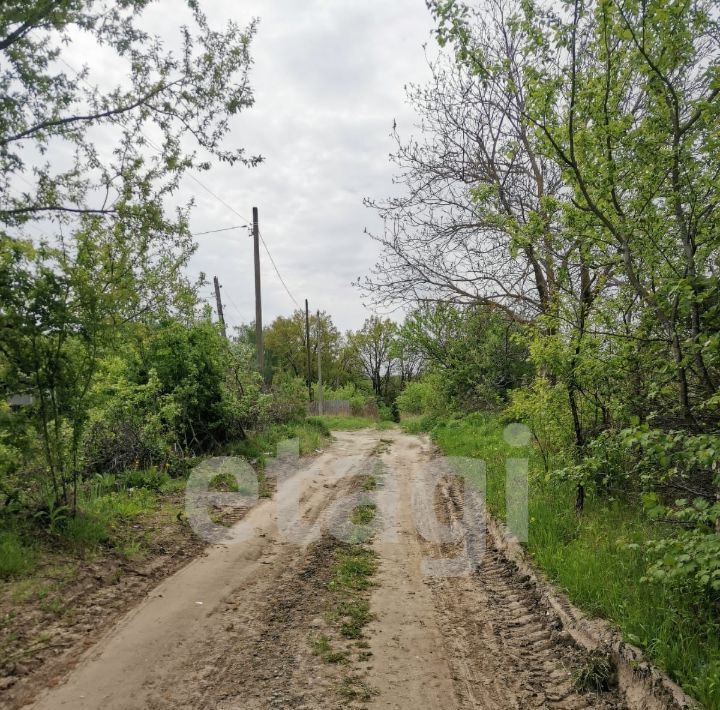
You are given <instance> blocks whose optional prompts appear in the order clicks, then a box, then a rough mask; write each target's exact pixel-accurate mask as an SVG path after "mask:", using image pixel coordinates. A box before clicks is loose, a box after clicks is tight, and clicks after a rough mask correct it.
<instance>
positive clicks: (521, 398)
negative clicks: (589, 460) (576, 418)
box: [503, 377, 573, 471]
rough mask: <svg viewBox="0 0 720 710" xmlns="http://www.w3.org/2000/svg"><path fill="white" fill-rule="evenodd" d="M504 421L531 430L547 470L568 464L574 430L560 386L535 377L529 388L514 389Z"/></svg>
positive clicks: (562, 389) (565, 395)
mask: <svg viewBox="0 0 720 710" xmlns="http://www.w3.org/2000/svg"><path fill="white" fill-rule="evenodd" d="M503 419H504V420H505V421H506V422H522V423H523V424H526V425H527V426H528V427H529V428H530V431H531V432H532V436H533V439H534V440H535V443H536V444H537V447H538V450H539V451H540V455H541V456H542V459H543V464H544V466H545V470H546V471H550V470H551V469H552V468H555V467H556V466H558V465H563V464H567V463H569V462H570V460H571V455H570V453H571V451H572V448H573V439H572V431H573V429H572V422H571V421H570V415H569V413H568V406H567V392H566V391H565V388H564V387H563V386H562V385H552V384H550V382H548V380H546V379H545V378H543V377H538V378H536V379H535V380H534V381H533V383H532V385H531V386H530V387H526V388H523V389H518V390H513V391H512V392H511V393H510V404H509V405H508V406H507V407H506V408H505V411H504V412H503Z"/></svg>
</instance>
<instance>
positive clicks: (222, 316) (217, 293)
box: [213, 276, 227, 340]
mask: <svg viewBox="0 0 720 710" xmlns="http://www.w3.org/2000/svg"><path fill="white" fill-rule="evenodd" d="M213 281H214V282H215V301H216V303H217V314H218V320H219V321H220V327H221V328H222V334H223V338H225V339H226V340H227V330H226V329H225V314H224V313H223V306H222V299H221V298H220V282H219V281H218V277H217V276H213Z"/></svg>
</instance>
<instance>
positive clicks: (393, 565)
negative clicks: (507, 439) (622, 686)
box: [32, 430, 622, 710]
mask: <svg viewBox="0 0 720 710" xmlns="http://www.w3.org/2000/svg"><path fill="white" fill-rule="evenodd" d="M336 437H337V440H336V442H335V443H334V444H333V445H332V446H331V447H329V448H328V450H326V451H325V452H324V453H322V454H321V455H320V456H318V457H317V458H315V459H313V460H312V461H311V462H310V463H303V464H302V465H301V467H300V469H299V470H298V471H297V473H295V474H294V475H293V476H292V477H290V478H289V479H287V480H286V481H284V482H282V483H280V484H279V487H278V490H277V492H276V495H275V498H274V499H273V500H265V501H263V502H261V503H259V504H258V505H257V506H256V507H254V508H253V509H252V510H251V511H250V512H249V513H248V514H247V516H246V517H245V518H244V519H243V520H242V521H241V522H240V523H239V524H238V525H237V526H236V527H235V528H234V529H233V533H234V536H235V537H236V538H237V540H238V541H236V542H234V543H231V542H228V543H227V544H223V545H215V546H212V547H210V548H209V550H208V552H207V554H206V555H205V556H203V557H201V558H199V559H197V560H195V561H194V562H192V563H191V564H189V565H188V566H186V567H185V568H183V569H182V570H180V571H179V572H178V573H176V574H175V575H173V576H172V577H170V578H168V579H167V580H166V581H165V582H163V583H162V584H161V585H160V586H158V587H157V588H156V589H155V590H154V591H153V592H152V593H151V594H150V595H149V596H148V597H147V598H146V599H145V601H144V602H143V603H142V604H141V605H139V606H138V607H137V608H136V609H135V610H133V611H132V612H131V613H130V614H128V615H127V616H126V617H125V618H124V619H123V620H122V621H121V622H120V623H119V624H117V625H116V626H115V627H114V628H112V629H110V630H108V632H107V635H106V636H105V638H104V639H103V640H102V641H101V642H100V643H99V644H97V645H96V646H95V647H94V648H91V649H90V650H89V651H88V652H87V654H86V655H85V656H84V657H83V659H82V660H81V662H80V663H79V665H78V666H77V667H76V668H75V670H74V671H73V672H72V673H71V674H70V676H69V677H68V678H67V679H66V680H65V682H64V683H63V684H62V685H59V686H58V687H56V688H53V689H50V690H47V691H45V692H44V693H43V694H41V696H40V697H39V698H38V700H37V701H36V703H35V704H34V705H33V706H32V707H33V708H36V709H37V710H51V709H52V710H55V709H58V708H71V709H72V710H83V709H86V708H87V709H100V708H102V709H103V710H119V709H123V710H129V709H130V708H132V709H136V708H217V709H218V710H221V709H223V710H230V709H231V708H232V709H238V710H239V709H243V710H245V709H249V710H254V709H258V710H259V709H260V708H305V709H308V710H309V709H310V708H318V709H320V708H323V709H324V708H347V707H357V708H362V707H365V708H367V707H369V708H408V709H410V710H422V709H423V708H428V709H430V708H433V709H436V708H443V709H444V708H448V709H450V708H497V709H500V708H502V709H503V710H504V709H506V708H534V707H537V708H585V707H599V708H611V707H612V708H615V707H622V705H621V703H620V702H619V700H618V698H617V696H616V695H615V694H613V693H611V692H610V693H608V692H606V693H602V694H599V695H594V694H587V693H579V692H576V691H575V690H574V689H573V682H572V677H573V672H574V671H577V669H579V668H581V667H582V666H583V664H585V663H586V660H587V659H586V658H585V656H584V654H583V652H581V651H580V650H579V649H577V648H576V647H575V646H573V645H572V644H571V643H570V642H569V641H568V640H567V638H566V636H565V634H563V632H562V630H561V628H560V627H559V625H558V623H557V621H556V620H554V619H553V617H552V616H551V615H548V613H547V612H546V610H545V608H544V607H542V606H541V605H540V604H539V603H538V593H537V592H536V591H535V590H534V589H533V588H532V586H531V585H530V584H529V583H528V582H527V580H523V579H522V578H521V577H520V576H519V575H518V573H517V572H515V571H514V568H513V566H512V565H511V564H510V563H509V562H508V561H507V560H505V559H504V558H503V557H502V555H500V554H499V553H498V552H497V550H495V549H494V548H493V547H492V544H491V541H490V540H489V539H485V538H484V536H483V534H482V518H481V516H480V517H477V516H475V517H474V516H473V515H467V514H465V511H466V508H467V506H468V505H471V503H472V505H473V506H475V505H476V503H477V501H476V499H475V498H472V497H471V494H469V493H468V492H466V491H464V490H463V486H462V482H461V481H460V480H459V479H458V478H456V477H455V476H453V475H445V476H442V477H441V478H440V480H439V484H438V485H433V486H432V487H430V488H428V490H429V491H430V492H429V493H428V494H427V495H426V496H425V498H423V496H422V491H420V493H419V492H418V491H419V488H418V486H417V485H416V483H417V481H418V479H419V477H421V476H422V475H423V473H422V472H423V467H424V466H425V465H426V464H427V463H428V462H431V461H432V457H433V453H432V450H431V446H430V444H429V442H427V441H426V440H424V439H421V438H419V437H413V436H409V435H406V434H402V433H400V432H399V431H392V432H377V431H371V430H364V431H359V432H352V433H338V434H337V435H336ZM433 465H434V464H433ZM370 484H372V485H370ZM368 497H371V498H374V502H375V504H376V506H377V508H376V510H377V514H376V519H375V523H374V527H373V528H372V531H373V536H372V539H370V540H366V541H365V542H364V543H362V548H363V549H365V550H366V551H367V559H371V558H372V556H373V555H374V559H375V560H376V564H375V565H374V566H372V565H371V567H372V569H374V570H375V573H374V577H373V579H372V586H367V587H366V586H365V585H360V584H356V583H355V582H352V583H351V582H347V581H345V582H342V574H344V573H345V572H344V570H345V569H346V568H347V569H351V568H352V564H359V562H358V560H360V562H362V560H364V559H366V558H365V557H363V558H356V557H352V554H353V553H352V549H353V546H352V545H349V544H348V543H347V542H346V541H345V542H344V541H343V540H341V539H338V535H339V537H341V538H342V537H346V538H347V535H350V534H355V533H356V532H357V528H355V527H352V526H351V527H352V529H351V530H350V532H348V526H347V525H346V523H347V521H345V522H343V520H342V518H343V516H345V517H347V515H348V514H351V515H352V514H354V513H353V511H354V510H355V508H354V506H356V504H357V503H358V501H360V502H362V501H363V500H366V499H367V498H368ZM418 510H420V511H422V510H425V511H426V512H428V511H432V513H433V515H431V516H429V518H428V520H426V521H424V522H423V524H421V525H419V526H418V523H417V516H418ZM473 510H474V508H473ZM289 518H292V519H293V523H292V524H290V523H289V522H288V519H289ZM418 527H420V528H421V529H422V531H423V534H422V535H421V534H420V533H419V532H418ZM470 528H472V529H470ZM333 531H334V533H335V534H332V533H333ZM443 531H444V532H445V536H444V537H443ZM340 533H342V534H340ZM435 533H437V535H436V534H435ZM448 534H449V537H448ZM428 538H429V539H430V541H428ZM356 539H362V536H361V537H360V538H356ZM482 542H484V547H485V553H484V555H483V556H482V559H481V560H480V563H478V560H477V559H476V557H474V556H471V557H470V559H469V560H468V559H467V551H468V550H469V549H470V548H471V547H473V545H477V544H479V543H482ZM439 558H446V559H451V560H458V559H459V560H460V561H461V564H460V565H457V564H454V563H452V564H451V565H450V567H451V568H452V570H453V572H452V575H450V576H448V575H447V574H446V575H441V574H438V573H437V569H435V568H434V567H433V562H432V561H433V560H437V559H439ZM348 560H349V562H348ZM463 560H464V562H463ZM428 561H430V563H428ZM369 569H370V568H369ZM429 569H430V572H432V571H433V570H434V573H430V572H429V571H428V570H429ZM339 575H340V576H339ZM353 579H354V578H353ZM341 582H342V583H343V584H345V585H346V588H347V589H350V590H351V593H352V595H353V596H351V597H342V596H338V595H339V592H338V591H337V590H338V588H339V587H338V585H339V584H340V583H341ZM340 586H342V585H340Z"/></svg>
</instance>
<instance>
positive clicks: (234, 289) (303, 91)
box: [180, 0, 431, 329]
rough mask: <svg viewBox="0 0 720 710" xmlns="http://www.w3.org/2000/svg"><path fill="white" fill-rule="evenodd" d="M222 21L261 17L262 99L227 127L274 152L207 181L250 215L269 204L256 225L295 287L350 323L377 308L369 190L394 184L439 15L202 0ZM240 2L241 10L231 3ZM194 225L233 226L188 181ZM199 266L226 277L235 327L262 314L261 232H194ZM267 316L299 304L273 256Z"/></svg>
mask: <svg viewBox="0 0 720 710" xmlns="http://www.w3.org/2000/svg"><path fill="white" fill-rule="evenodd" d="M204 8H205V10H206V12H207V13H208V15H209V16H210V17H211V18H212V20H213V21H215V22H217V23H221V22H223V21H224V20H225V19H226V18H227V17H228V16H232V19H234V20H236V21H238V22H246V21H247V20H249V19H250V18H251V17H253V16H256V17H259V18H260V28H259V32H258V36H257V39H256V42H255V45H254V48H253V52H252V54H253V58H254V60H255V66H254V69H253V74H252V83H253V86H254V89H255V94H256V106H255V107H254V108H253V109H252V110H250V111H249V112H247V113H245V114H243V115H241V116H240V117H238V118H237V120H236V121H235V122H234V124H233V131H232V135H231V137H230V140H231V141H234V142H235V143H237V144H238V145H242V146H244V147H246V148H247V149H248V150H249V151H250V152H252V153H256V152H261V153H262V154H263V155H264V156H265V157H266V162H265V163H264V164H263V165H261V166H260V167H258V168H255V169H252V170H248V169H245V168H227V167H224V166H218V167H215V168H213V170H212V171H210V172H209V173H205V174H204V175H201V176H200V179H201V180H202V181H203V182H204V183H205V184H206V185H207V186H208V187H210V188H211V189H212V190H213V191H214V192H216V193H217V194H218V195H220V196H221V197H222V198H223V199H224V200H226V201H227V202H229V203H230V204H232V205H233V206H234V207H235V208H236V209H237V210H238V211H239V212H240V213H241V214H243V215H246V216H247V217H250V215H251V208H252V206H253V205H256V206H257V207H258V208H259V209H260V219H261V231H262V233H263V236H264V238H265V240H266V241H267V243H268V245H269V246H270V249H271V251H272V253H273V256H274V258H275V261H276V263H277V264H278V266H279V268H280V270H281V273H282V274H283V276H284V277H285V279H286V281H287V283H288V286H289V287H290V289H291V291H292V292H293V294H294V295H295V297H296V298H297V299H298V301H300V302H301V303H302V299H304V298H308V299H309V300H310V305H311V308H313V309H315V308H322V309H326V310H328V311H330V312H331V313H332V314H333V316H334V317H335V320H336V322H337V323H338V325H339V326H340V327H341V328H343V329H344V328H351V327H352V328H356V327H358V326H359V325H360V324H361V323H362V321H363V319H364V318H365V317H367V315H368V312H367V311H365V310H364V309H363V307H362V305H361V302H360V297H359V294H358V293H357V292H356V291H355V290H354V289H353V288H352V287H351V286H350V281H351V280H352V279H353V278H355V277H357V276H359V275H361V274H363V273H365V272H366V270H367V269H368V267H369V266H371V265H372V264H373V263H374V261H375V260H376V258H377V253H376V249H375V247H374V245H373V243H372V242H371V241H370V240H369V239H367V237H365V236H364V234H363V229H364V228H365V227H366V226H367V227H369V228H374V229H377V227H378V224H377V219H376V217H375V215H374V214H373V213H372V212H370V211H368V210H366V209H365V208H364V207H363V206H362V198H363V197H365V196H369V195H374V196H378V195H383V194H387V193H389V192H391V191H392V185H391V177H392V170H391V166H390V165H389V164H388V161H387V155H388V153H389V151H390V150H391V149H392V143H391V141H390V139H389V135H388V134H389V132H390V129H391V127H392V122H393V119H397V121H398V123H399V124H400V125H401V126H407V127H409V126H410V124H411V123H412V121H413V117H412V114H411V113H410V112H409V109H408V107H407V106H406V105H405V103H404V90H403V86H404V85H405V84H406V83H408V82H413V81H422V80H423V79H424V78H425V77H426V76H427V68H426V64H425V55H424V51H423V48H422V44H423V43H424V42H427V41H429V40H430V29H431V20H430V17H429V15H428V12H427V10H426V8H425V3H424V2H423V0H395V1H394V2H388V1H387V0H365V1H363V2H361V1H359V0H332V1H331V0H310V1H304V2H297V1H295V2H292V1H290V0H272V1H270V0H251V1H249V2H243V3H233V4H232V5H230V4H229V3H222V2H214V3H205V4H204ZM229 8H232V9H229ZM191 194H193V195H194V196H195V199H196V203H197V207H196V209H195V210H194V212H193V217H192V227H193V230H194V231H204V230H206V229H215V228H220V227H225V226H230V225H234V224H237V223H238V221H239V220H238V217H236V216H235V215H233V214H232V213H231V212H229V211H228V210H227V209H225V208H224V207H223V206H222V205H220V204H218V203H217V202H216V201H215V200H213V199H212V198H211V197H210V196H208V195H206V194H205V193H204V192H203V191H202V190H201V189H200V188H198V186H197V185H194V184H193V183H192V181H185V188H184V189H183V193H182V195H181V196H180V197H181V198H187V197H189V196H190V195H191ZM199 240H200V248H199V250H198V253H197V255H196V256H195V257H194V259H193V261H192V269H193V271H194V272H199V271H204V272H205V273H206V274H208V275H209V276H213V275H215V274H216V275H217V276H218V277H219V278H220V280H221V282H222V283H223V300H224V301H225V302H226V315H227V318H228V320H229V322H230V323H231V324H233V325H235V324H238V323H240V322H243V321H245V322H247V321H249V320H251V319H252V317H253V314H254V310H253V308H254V306H253V277H252V242H251V240H250V239H249V238H248V237H247V234H246V233H245V232H244V231H237V232H225V233H221V234H215V235H206V236H203V237H200V238H199ZM263 286H264V288H263V299H264V312H265V320H266V321H267V322H269V321H270V320H271V319H272V318H274V317H275V316H277V315H279V314H283V313H288V312H289V311H290V310H292V308H294V305H293V303H292V301H290V299H289V297H288V296H287V294H286V293H285V291H284V290H283V288H282V285H281V284H280V283H279V281H278V279H277V277H276V275H275V273H274V271H273V269H272V266H271V265H270V263H269V260H268V259H267V258H266V257H265V258H264V263H263Z"/></svg>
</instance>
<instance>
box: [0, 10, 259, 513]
mask: <svg viewBox="0 0 720 710" xmlns="http://www.w3.org/2000/svg"><path fill="white" fill-rule="evenodd" d="M148 5H149V3H148V2H147V0H130V1H128V2H123V3H112V2H95V1H93V0H86V1H85V2H82V1H79V2H78V1H74V0H73V1H71V0H60V1H55V0H53V1H50V0H48V1H42V2H38V3H34V4H31V5H28V4H27V3H20V2H14V1H11V2H8V3H4V4H3V6H2V8H0V58H2V62H1V64H2V68H1V69H0V86H2V91H0V96H1V98H0V105H1V107H2V110H1V111H0V195H1V197H0V302H1V303H2V307H1V308H0V333H2V339H1V340H0V370H2V371H3V372H4V373H5V374H6V383H7V384H6V391H7V392H8V393H14V392H31V393H32V395H33V397H34V406H33V408H32V409H31V414H32V415H33V419H34V423H35V425H36V427H37V431H38V434H39V437H40V440H41V441H42V449H43V456H44V462H45V466H46V468H47V470H48V472H49V474H50V476H49V477H50V482H51V488H52V495H53V496H54V497H55V499H56V500H59V501H62V502H64V503H66V504H70V503H71V504H72V505H73V506H74V505H75V503H76V496H75V493H74V491H75V488H76V486H77V479H78V475H79V471H80V468H81V455H80V451H81V441H82V439H83V432H84V430H85V427H86V424H87V421H88V416H89V415H88V412H89V393H90V391H91V388H92V383H93V380H94V378H95V375H96V373H97V370H98V366H99V362H100V360H101V358H102V356H103V354H104V353H106V352H108V351H109V350H110V349H111V348H112V347H113V346H114V345H116V344H117V343H118V341H119V340H120V339H121V338H122V335H123V333H124V332H127V329H130V328H131V326H130V324H132V323H136V322H139V321H146V322H150V323H152V322H157V321H158V320H161V319H163V318H166V317H167V315H168V314H170V313H174V314H176V315H178V316H180V315H181V314H182V317H183V318H185V319H186V321H189V320H191V319H192V317H193V311H194V309H195V303H196V297H195V295H194V290H193V288H192V287H191V285H190V284H188V283H187V281H186V279H185V278H184V276H183V268H184V266H185V264H186V263H187V259H188V257H189V255H190V254H191V253H192V250H193V245H192V241H191V237H190V234H189V231H188V228H187V209H185V208H182V209H178V210H176V211H175V212H174V213H171V212H169V211H168V210H167V209H166V201H167V199H168V197H169V196H170V195H171V194H172V193H173V191H174V190H175V188H176V187H177V185H178V181H179V180H180V178H181V176H182V175H183V173H184V172H185V171H187V170H188V169H190V168H197V169H204V168H208V167H209V166H210V162H209V158H215V159H218V160H222V161H226V162H229V163H238V162H239V163H244V164H250V165H252V164H255V163H256V162H257V161H258V160H259V159H258V158H249V157H247V156H246V155H245V153H244V152H243V150H241V149H227V148H225V147H224V145H223V139H224V137H225V135H226V133H227V130H228V126H229V123H228V122H229V119H230V117H231V116H232V115H233V114H235V113H237V112H238V111H240V110H242V109H244V108H247V107H249V106H250V105H252V92H251V91H250V88H249V85H248V69H249V65H250V55H249V44H250V41H251V39H252V36H253V34H254V30H255V26H254V24H250V25H249V26H248V27H247V28H246V29H243V28H240V27H239V26H237V25H236V24H234V23H228V25H227V26H226V28H225V30H224V31H217V30H214V29H212V28H211V27H210V25H209V24H208V22H207V19H206V18H205V16H204V15H203V13H202V12H201V11H200V9H199V7H198V5H197V3H194V2H188V3H187V5H186V7H187V12H188V18H189V20H190V23H189V24H188V26H184V27H179V28H178V36H179V51H177V52H172V51H169V50H167V49H165V46H164V44H163V42H162V41H161V39H160V38H159V37H156V36H153V35H150V34H149V33H148V32H147V31H145V30H144V29H143V27H142V14H143V11H144V10H145V9H146V7H147V6H148ZM80 35H82V36H83V37H84V38H85V39H89V40H90V41H92V42H94V43H95V45H96V46H97V47H98V48H99V49H101V50H102V51H103V52H105V53H106V54H107V53H109V54H112V55H113V56H114V57H115V60H116V65H117V67H118V68H119V69H121V70H124V77H123V80H122V81H121V82H120V83H119V84H118V85H117V86H114V87H113V86H106V87H100V86H98V85H95V84H93V83H92V81H91V75H90V71H89V68H88V67H80V68H79V69H78V70H75V69H74V68H71V67H70V66H69V65H68V64H67V63H66V61H65V59H64V57H63V48H64V46H65V45H66V44H67V43H69V42H72V41H73V40H74V39H75V38H76V37H78V36H80ZM150 132H151V133H152V135H153V140H151V139H150V138H148V137H147V135H148V133H150ZM100 135H102V136H103V139H102V143H99V142H97V141H96V137H97V136H100ZM155 141H157V144H159V145H156V143H155ZM195 149H200V150H201V151H202V155H198V154H197V153H196V152H194V151H195ZM19 183H23V184H25V185H27V189H23V191H22V192H20V191H19V190H18V189H17V186H18V185H19ZM28 230H32V231H33V232H36V233H37V234H39V235H41V237H40V238H37V237H33V238H32V239H29V238H28V236H27V235H28ZM48 233H50V235H51V236H48Z"/></svg>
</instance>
